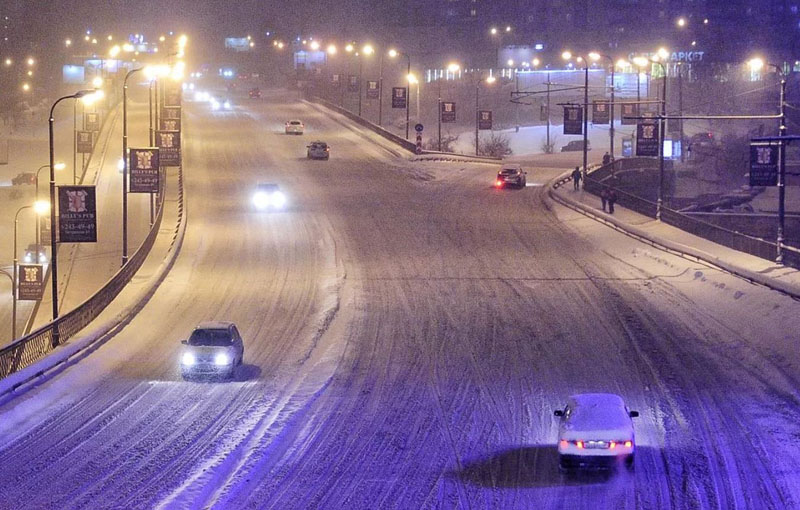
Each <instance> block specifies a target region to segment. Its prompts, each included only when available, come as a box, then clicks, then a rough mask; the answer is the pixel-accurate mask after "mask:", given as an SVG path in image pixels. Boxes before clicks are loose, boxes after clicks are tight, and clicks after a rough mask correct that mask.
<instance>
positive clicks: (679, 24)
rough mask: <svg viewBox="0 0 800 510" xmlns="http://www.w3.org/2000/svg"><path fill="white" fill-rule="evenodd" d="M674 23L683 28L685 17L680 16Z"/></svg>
mask: <svg viewBox="0 0 800 510" xmlns="http://www.w3.org/2000/svg"><path fill="white" fill-rule="evenodd" d="M675 23H676V24H677V25H678V26H679V27H681V28H683V27H685V26H686V18H683V17H681V18H678V20H677V21H676V22H675Z"/></svg>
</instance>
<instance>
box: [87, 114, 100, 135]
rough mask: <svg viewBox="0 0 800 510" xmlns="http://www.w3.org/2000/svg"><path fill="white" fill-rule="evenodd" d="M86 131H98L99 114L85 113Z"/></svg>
mask: <svg viewBox="0 0 800 510" xmlns="http://www.w3.org/2000/svg"><path fill="white" fill-rule="evenodd" d="M86 131H100V114H99V113H87V114H86Z"/></svg>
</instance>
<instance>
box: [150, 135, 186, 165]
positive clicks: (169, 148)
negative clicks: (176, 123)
mask: <svg viewBox="0 0 800 510" xmlns="http://www.w3.org/2000/svg"><path fill="white" fill-rule="evenodd" d="M156 146H157V147H158V148H159V149H160V154H159V158H160V162H161V165H162V166H180V165H181V132H180V131H156Z"/></svg>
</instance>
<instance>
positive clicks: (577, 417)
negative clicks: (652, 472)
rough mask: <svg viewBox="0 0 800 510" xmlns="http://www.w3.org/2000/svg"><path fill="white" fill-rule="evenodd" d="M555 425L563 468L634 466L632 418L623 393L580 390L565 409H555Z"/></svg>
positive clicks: (634, 443)
mask: <svg viewBox="0 0 800 510" xmlns="http://www.w3.org/2000/svg"><path fill="white" fill-rule="evenodd" d="M554 414H555V415H556V416H558V417H559V418H561V421H560V423H559V427H558V465H559V467H560V468H561V469H562V470H567V469H570V468H583V467H605V468H613V467H615V466H616V465H617V463H618V462H624V463H625V465H626V466H627V467H628V468H629V469H632V468H633V455H634V451H635V448H636V440H635V438H634V434H633V421H631V418H635V417H637V416H639V413H638V412H636V411H630V410H628V408H627V406H626V405H625V402H623V400H622V397H620V396H619V395H614V394H613V393H583V394H578V395H573V396H571V397H570V398H569V400H568V402H567V405H566V407H565V408H564V409H558V410H556V411H555V413H554Z"/></svg>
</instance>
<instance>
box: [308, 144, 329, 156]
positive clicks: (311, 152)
mask: <svg viewBox="0 0 800 510" xmlns="http://www.w3.org/2000/svg"><path fill="white" fill-rule="evenodd" d="M306 148H307V149H308V151H306V156H307V157H308V159H329V158H330V157H331V146H330V145H328V144H327V143H325V142H320V141H317V142H311V143H310V144H308V145H307V146H306Z"/></svg>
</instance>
